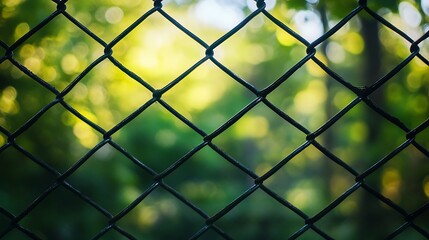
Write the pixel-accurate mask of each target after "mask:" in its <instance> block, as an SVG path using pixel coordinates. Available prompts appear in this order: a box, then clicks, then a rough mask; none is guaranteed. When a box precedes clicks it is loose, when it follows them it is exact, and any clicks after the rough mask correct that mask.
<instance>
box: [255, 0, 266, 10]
mask: <svg viewBox="0 0 429 240" xmlns="http://www.w3.org/2000/svg"><path fill="white" fill-rule="evenodd" d="M256 6H257V7H258V8H265V6H267V4H266V3H265V0H257V1H256Z"/></svg>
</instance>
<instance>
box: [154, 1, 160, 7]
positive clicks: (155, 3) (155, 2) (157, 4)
mask: <svg viewBox="0 0 429 240" xmlns="http://www.w3.org/2000/svg"><path fill="white" fill-rule="evenodd" d="M153 7H155V8H162V0H155V1H153Z"/></svg>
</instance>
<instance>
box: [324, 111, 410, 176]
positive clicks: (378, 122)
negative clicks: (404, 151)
mask: <svg viewBox="0 0 429 240" xmlns="http://www.w3.org/2000/svg"><path fill="white" fill-rule="evenodd" d="M362 113H365V114H366V116H365V115H362ZM321 137H322V138H323V137H325V138H326V140H325V141H328V142H329V146H326V147H327V148H328V150H329V151H332V153H333V154H335V155H336V156H337V157H339V158H340V159H342V160H343V161H344V162H346V163H347V164H349V165H350V166H352V167H353V168H355V169H356V170H359V171H364V170H365V169H367V168H369V167H370V166H371V165H373V164H374V163H376V162H377V161H378V160H380V159H381V158H383V157H384V156H385V155H387V154H388V153H390V151H393V150H394V149H395V148H397V147H398V146H399V145H400V144H402V143H403V141H404V132H403V131H402V130H401V129H399V128H398V127H397V126H395V125H393V124H392V123H391V122H389V121H387V120H386V119H384V118H382V117H381V116H380V115H378V114H377V113H376V112H375V111H372V110H371V109H370V108H369V107H368V106H366V105H365V104H364V103H359V104H358V105H356V106H355V107H354V108H352V109H351V110H350V111H349V112H348V113H346V115H344V116H343V117H342V118H341V119H340V120H338V122H336V123H335V124H334V125H332V126H331V127H330V128H328V130H326V131H325V132H324V133H322V134H321ZM379 141H383V149H380V148H378V147H377V146H378V145H377V144H376V143H378V142H379ZM352 152H353V153H357V154H351V153H352ZM359 153H362V154H359ZM363 153H364V154H363Z"/></svg>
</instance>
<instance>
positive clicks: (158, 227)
mask: <svg viewBox="0 0 429 240" xmlns="http://www.w3.org/2000/svg"><path fill="white" fill-rule="evenodd" d="M118 225H119V226H122V225H124V226H126V227H125V229H126V230H127V231H128V232H129V233H131V234H132V235H134V236H139V237H140V238H146V237H150V236H157V237H159V238H161V239H175V238H178V239H189V238H190V237H191V236H192V235H193V234H194V233H195V232H197V231H198V229H200V228H201V227H202V226H204V218H202V217H201V216H200V215H198V214H197V213H196V212H195V211H193V210H192V209H191V208H190V207H189V206H187V205H185V204H184V203H183V202H181V201H179V200H178V199H177V198H175V197H174V196H173V195H171V194H170V193H169V192H167V191H166V190H164V189H162V188H161V187H158V188H157V189H155V190H154V191H153V192H152V193H151V194H150V195H149V196H147V197H146V198H145V199H143V201H142V202H140V204H139V205H137V206H136V207H135V208H134V209H133V210H132V211H131V212H129V213H128V214H127V215H125V217H124V218H122V219H120V221H119V222H118ZM166 226H169V227H168V231H166V228H165V227H166Z"/></svg>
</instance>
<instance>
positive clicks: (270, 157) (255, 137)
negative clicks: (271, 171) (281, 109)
mask: <svg viewBox="0 0 429 240" xmlns="http://www.w3.org/2000/svg"><path fill="white" fill-rule="evenodd" d="M299 136H301V138H300V137H299ZM274 139H276V141H274ZM304 142H305V136H304V135H303V134H302V133H301V132H300V131H299V130H298V129H296V128H295V127H294V126H292V125H291V124H289V123H288V122H286V121H285V120H284V119H283V118H281V117H280V116H278V115H276V113H274V112H273V111H272V110H270V109H269V108H268V107H266V106H265V105H264V104H262V103H260V104H258V105H257V106H255V107H254V108H253V109H252V110H250V111H249V112H248V113H247V114H246V115H244V116H243V117H242V118H241V119H240V120H238V121H237V122H236V123H234V125H232V126H231V127H230V128H228V129H227V130H226V131H225V132H223V133H222V134H220V135H219V136H218V137H216V138H215V139H214V143H215V144H218V145H219V146H220V147H221V148H222V149H223V150H225V151H226V152H227V153H229V154H230V155H231V156H232V157H234V158H236V159H237V160H238V161H240V162H242V163H243V164H244V165H245V166H247V167H249V168H251V169H253V170H254V169H256V168H257V166H258V165H259V164H268V165H274V164H275V163H277V162H279V161H280V160H282V159H283V158H284V157H285V156H287V155H288V154H290V153H291V152H292V151H294V150H295V149H296V148H297V147H298V146H300V145H301V144H302V143H304Z"/></svg>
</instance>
